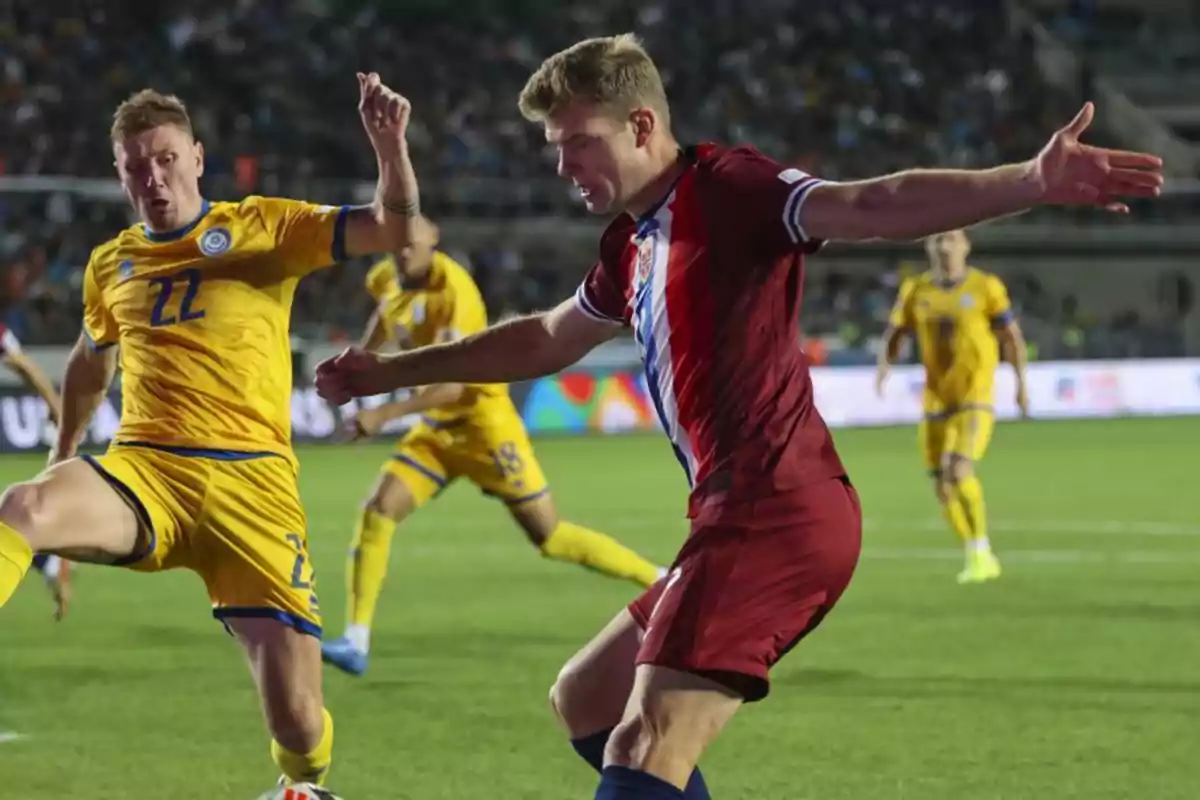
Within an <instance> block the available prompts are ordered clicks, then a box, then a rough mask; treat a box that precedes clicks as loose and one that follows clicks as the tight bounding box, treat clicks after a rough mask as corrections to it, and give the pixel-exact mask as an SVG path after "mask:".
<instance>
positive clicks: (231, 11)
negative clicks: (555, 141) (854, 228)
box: [0, 0, 1170, 356]
mask: <svg viewBox="0 0 1200 800" xmlns="http://www.w3.org/2000/svg"><path fill="white" fill-rule="evenodd" d="M505 5H506V11H505V13H504V14H503V15H501V14H497V13H496V7H495V5H494V4H492V3H489V2H487V1H486V0H459V1H458V2H455V3H443V2H436V1H435V0H405V2H393V3H387V2H370V3H368V2H355V0H338V2H334V1H333V0H327V1H326V0H204V2H200V0H174V1H173V2H171V3H160V4H156V5H143V6H137V5H136V4H135V3H134V2H132V0H118V1H117V2H105V3H100V2H79V3H71V4H63V5H62V6H61V7H60V6H59V5H58V4H54V3H33V2H31V1H30V0H21V2H17V3H15V4H13V5H12V6H11V8H12V10H13V13H11V14H6V15H0V115H3V117H4V119H5V120H6V123H5V124H4V125H3V126H0V177H4V176H9V177H12V176H26V175H43V176H66V175H69V176H82V177H97V178H110V177H111V175H112V171H111V161H112V159H111V151H110V145H109V143H108V139H107V136H108V124H109V119H110V115H111V112H112V109H113V108H114V107H115V105H116V104H117V103H118V102H119V101H120V100H121V99H123V98H124V97H126V96H127V95H129V94H130V93H131V92H133V91H135V90H137V89H140V88H142V87H144V86H147V85H150V86H153V87H155V88H158V89H160V90H165V91H170V92H175V93H177V94H179V95H180V96H181V97H183V98H184V99H185V100H186V101H187V102H188V104H189V107H190V109H191V111H192V114H193V118H194V124H195V127H196V130H197V134H198V136H199V137H200V138H201V139H202V140H204V141H206V142H207V143H208V149H207V152H208V160H207V163H206V179H205V180H206V191H208V193H209V194H210V195H211V196H212V197H214V198H217V199H222V198H232V197H238V196H242V195H245V194H248V193H261V194H282V195H286V196H296V197H303V198H306V199H313V200H318V201H322V202H343V201H347V200H349V199H350V197H349V189H348V188H347V187H348V185H349V183H350V181H351V180H354V181H370V180H373V174H374V170H375V167H374V160H373V158H372V156H371V154H370V150H369V148H368V146H367V144H366V142H365V140H364V137H363V135H362V132H361V130H360V128H359V124H358V121H357V116H356V113H355V104H356V101H357V97H356V91H357V86H356V83H355V81H354V79H353V72H354V71H355V70H357V69H377V70H378V71H379V72H380V73H381V74H382V75H383V76H384V78H385V80H387V81H389V82H390V83H391V84H392V85H394V86H395V87H396V88H397V89H399V90H401V91H403V92H405V93H406V94H408V95H410V97H411V98H412V100H413V106H414V121H413V125H412V132H411V137H410V138H411V141H412V145H413V151H414V154H415V158H416V160H417V166H418V170H419V175H420V178H421V180H422V199H423V202H424V205H425V207H426V209H427V210H428V211H429V212H430V213H431V215H433V216H435V217H445V216H451V215H463V216H474V217H486V216H525V215H531V214H537V215H559V216H580V215H581V214H582V213H583V212H582V208H581V206H580V204H579V203H578V202H577V200H576V198H574V197H573V196H572V195H571V194H570V191H569V188H568V187H567V186H565V185H564V184H563V183H562V182H561V181H559V180H558V179H557V178H556V177H555V176H554V166H553V154H552V152H551V151H550V150H548V149H547V148H546V146H545V142H544V139H543V138H542V133H541V131H540V129H538V127H537V126H532V125H529V124H527V123H525V122H524V121H523V120H522V119H521V118H520V116H519V114H518V113H517V111H516V97H517V94H518V92H519V90H520V88H521V86H522V84H523V82H524V80H525V78H526V77H527V76H528V74H529V73H530V72H531V71H532V70H533V69H534V68H536V66H537V65H538V63H539V62H540V60H541V59H542V58H543V57H544V56H545V55H547V54H549V53H551V52H553V51H554V50H556V49H558V48H560V47H562V46H565V45H567V44H569V43H571V42H572V41H574V40H576V39H579V38H583V37H585V36H589V35H596V34H599V33H612V32H619V31H625V30H635V31H637V32H638V33H639V34H641V35H642V37H643V38H644V40H645V42H646V44H647V47H648V48H649V50H650V51H651V53H652V54H653V55H655V56H656V58H657V59H658V61H659V63H660V65H661V67H662V68H663V73H664V78H665V80H666V83H667V88H668V92H669V94H670V96H671V100H672V104H673V111H674V124H675V126H676V129H677V133H678V134H679V136H680V138H681V139H682V140H685V141H696V140H706V139H716V140H724V141H738V142H749V143H753V144H755V145H756V146H758V147H759V148H761V149H762V150H764V151H765V152H767V153H769V154H771V155H773V156H776V157H778V158H780V159H782V160H786V161H789V162H791V163H795V164H797V165H800V166H802V167H805V168H807V169H810V170H812V171H814V172H817V173H819V174H822V175H825V176H828V177H831V178H853V177H861V176H866V175H872V174H878V173H881V172H887V171H891V170H895V169H899V168H903V167H907V166H914V165H933V164H938V165H947V166H972V165H986V164H992V163H996V162H998V161H1004V160H1011V159H1016V158H1025V157H1028V156H1029V155H1030V154H1032V153H1033V152H1035V151H1036V149H1037V148H1038V147H1039V146H1040V144H1041V143H1042V142H1043V141H1044V140H1045V138H1046V136H1047V135H1048V133H1049V132H1051V131H1052V130H1053V129H1054V128H1055V127H1056V126H1057V125H1059V124H1061V123H1062V122H1063V121H1064V119H1066V118H1068V117H1069V114H1070V112H1071V111H1072V110H1073V109H1072V103H1073V102H1074V99H1072V98H1066V97H1063V96H1060V95H1058V94H1056V93H1055V92H1053V91H1051V90H1050V89H1048V88H1047V87H1046V86H1045V85H1044V83H1043V81H1042V80H1041V79H1040V76H1039V74H1038V72H1037V70H1036V67H1035V65H1034V59H1033V58H1032V55H1031V49H1030V48H1031V45H1030V42H1029V41H1028V40H1027V39H1026V38H1025V37H1022V36H1020V35H1016V34H1010V33H1008V27H1007V25H1006V20H1005V17H1004V14H1003V7H1002V6H1003V4H1002V3H1000V2H999V1H998V0H907V1H901V2H895V1H894V0H755V2H754V13H752V14H748V13H746V3H745V2H744V0H603V1H599V0H597V1H595V2H562V1H561V0H506V4H505ZM764 19H769V20H771V24H763V20H764ZM129 221H130V219H129V215H128V212H127V210H126V209H125V208H124V207H123V206H122V205H121V204H120V203H119V202H111V201H101V200H95V199H90V200H89V199H85V198H83V197H80V196H78V195H75V194H72V193H71V192H39V193H21V192H16V191H5V190H0V265H3V266H4V272H3V285H2V286H0V292H2V296H3V303H4V307H5V311H4V312H3V314H4V319H5V320H6V321H7V322H8V323H10V324H11V325H12V327H13V328H14V329H15V330H16V331H17V333H18V334H19V335H20V336H22V338H24V339H26V340H27V341H29V342H32V343H39V342H40V343H65V342H69V341H71V340H72V339H73V338H74V336H76V335H77V332H78V330H79V318H80V308H79V303H80V301H79V285H80V280H81V275H82V267H83V264H84V263H85V262H86V259H87V254H88V252H89V250H90V248H91V247H92V246H94V245H95V244H96V243H98V242H100V241H103V240H104V239H106V238H108V237H110V236H111V235H113V234H114V233H115V232H116V231H117V230H119V229H120V228H122V227H124V226H125V225H127V224H128V223H129ZM448 246H449V248H450V250H451V252H452V253H454V254H455V255H457V256H459V257H460V258H461V259H463V260H464V261H467V262H469V264H470V266H471V268H472V269H473V270H474V272H475V274H476V276H477V278H478V280H479V282H480V283H481V287H482V288H483V291H484V294H485V296H486V297H487V299H488V301H489V305H490V307H491V310H492V315H493V317H496V318H498V317H500V316H503V315H506V314H511V313H518V312H522V311H528V310H531V309H534V308H541V307H544V306H546V305H547V304H549V303H551V302H554V301H555V300H556V299H558V298H560V297H563V296H565V294H567V293H568V292H569V290H570V288H571V287H572V286H573V285H574V283H575V281H577V280H578V278H579V276H580V274H581V271H582V270H583V269H585V268H586V267H587V264H586V263H582V264H573V265H566V266H564V265H561V264H559V263H556V262H555V261H554V260H553V259H549V260H547V259H543V258H539V257H537V256H538V254H537V253H531V252H530V251H529V250H528V248H526V247H523V246H517V245H514V244H512V243H511V242H504V243H500V242H497V243H496V244H495V245H494V246H491V245H489V246H481V247H474V248H472V249H470V250H469V251H466V252H455V250H454V243H450V244H449V245H448ZM362 268H363V267H362V265H352V266H350V267H349V268H346V269H343V270H333V271H328V272H326V273H322V274H319V275H317V276H314V277H312V278H310V279H308V280H306V281H305V283H304V284H303V286H302V289H301V291H300V293H299V296H298V298H297V303H296V312H295V322H296V330H297V333H298V334H299V335H304V336H312V337H327V338H334V339H337V338H345V337H355V336H357V333H358V329H359V326H360V325H361V322H362V320H363V319H364V315H365V312H366V304H367V302H368V300H367V297H366V296H365V293H364V292H362V291H361V276H362ZM898 274H899V268H898V266H897V265H893V264H881V267H880V271H879V275H878V278H872V279H871V280H869V281H866V282H863V281H861V280H858V279H850V278H846V277H844V276H843V278H842V279H840V280H839V279H838V278H837V276H836V275H833V276H831V277H830V278H829V279H828V280H826V281H822V282H814V284H812V285H810V286H809V288H808V300H807V306H808V309H806V313H807V314H808V316H807V317H806V319H807V320H808V321H807V323H806V324H807V325H808V327H809V330H808V331H806V333H808V334H809V335H812V336H817V335H820V336H824V337H827V338H828V339H829V340H830V341H834V342H838V343H841V345H843V346H844V348H835V349H846V350H847V351H855V350H857V349H860V348H859V345H860V344H861V343H862V342H865V341H867V340H868V339H869V338H870V337H872V336H875V335H877V334H878V333H879V330H880V329H881V327H882V325H883V323H884V321H885V319H886V310H887V307H888V306H889V305H890V302H891V298H892V295H893V294H894V291H895V280H896V277H897V275H898ZM1014 293H1015V294H1016V292H1015V291H1014ZM1017 299H1019V301H1020V303H1021V304H1022V307H1023V310H1024V311H1025V313H1026V315H1036V317H1037V318H1038V319H1041V320H1044V321H1045V323H1046V325H1047V329H1048V330H1049V331H1050V333H1048V334H1047V335H1045V336H1043V337H1041V338H1040V339H1039V338H1038V337H1037V336H1036V335H1035V336H1033V337H1031V338H1032V339H1034V341H1041V342H1043V344H1042V345H1041V346H1042V348H1043V352H1042V355H1043V356H1049V355H1054V354H1057V352H1058V350H1060V349H1062V350H1063V351H1064V352H1066V351H1078V353H1079V354H1087V353H1089V352H1091V351H1096V352H1099V351H1103V352H1104V353H1109V352H1115V350H1114V348H1116V349H1120V350H1121V352H1122V353H1123V354H1130V355H1132V354H1136V353H1138V352H1142V353H1143V354H1154V353H1153V352H1149V351H1155V352H1157V351H1160V350H1164V349H1170V348H1169V347H1165V346H1160V344H1161V343H1155V342H1156V340H1155V339H1154V337H1152V336H1148V335H1144V334H1145V331H1144V330H1143V329H1144V328H1145V327H1146V326H1145V323H1144V322H1143V321H1140V320H1138V319H1136V318H1126V319H1106V320H1090V319H1088V318H1087V317H1086V315H1085V314H1084V313H1082V312H1080V311H1079V310H1078V309H1075V308H1073V307H1072V306H1071V304H1070V302H1069V301H1070V298H1052V297H1049V296H1045V295H1044V294H1041V293H1040V292H1039V290H1038V289H1037V287H1036V286H1031V287H1028V290H1027V291H1025V292H1024V294H1022V295H1021V296H1020V297H1019V298H1017ZM1035 327H1036V326H1035ZM1068 331H1078V332H1079V335H1078V336H1077V335H1075V334H1074V333H1071V334H1068ZM1098 331H1102V332H1103V334H1101V333H1097V332H1098ZM1110 334H1111V335H1110ZM1099 342H1103V344H1099ZM1097 348H1098V350H1097ZM1163 354H1166V353H1163Z"/></svg>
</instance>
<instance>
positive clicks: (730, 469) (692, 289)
mask: <svg viewBox="0 0 1200 800" xmlns="http://www.w3.org/2000/svg"><path fill="white" fill-rule="evenodd" d="M684 158H686V159H687V160H688V163H687V165H686V167H685V169H684V171H683V173H682V174H681V175H680V177H679V179H678V180H677V181H676V183H675V185H674V186H673V187H672V189H671V191H670V193H669V194H668V195H667V196H666V197H665V198H663V200H662V202H660V203H659V204H658V205H656V206H655V207H654V208H652V209H650V210H649V211H648V212H647V213H645V214H643V215H642V216H641V217H638V218H636V219H635V218H634V217H631V216H630V215H627V214H626V215H622V216H621V217H619V218H618V219H616V220H614V221H613V222H612V223H611V224H610V225H609V227H608V229H607V230H606V231H605V232H604V235H603V237H602V238H601V242H600V260H599V262H598V263H597V264H596V265H595V266H594V267H593V268H592V270H591V272H589V273H588V276H587V278H586V279H585V280H584V282H583V284H582V285H581V286H580V287H579V290H578V291H577V292H576V295H575V298H576V303H577V305H578V306H579V308H580V309H581V310H582V311H583V312H584V313H586V314H588V315H589V316H592V317H595V318H598V319H604V320H609V321H612V322H616V323H620V324H623V325H626V326H628V327H630V328H632V330H633V335H634V338H635V340H636V341H637V344H638V348H639V350H640V352H641V355H642V361H643V364H644V368H645V373H646V384H647V387H648V391H649V394H650V398H651V400H652V402H653V404H654V407H655V410H656V411H657V413H658V417H659V420H660V421H661V423H662V426H663V429H664V430H665V431H666V434H667V436H668V437H669V438H670V440H671V444H672V446H673V447H674V449H675V455H676V457H677V458H678V459H679V463H680V464H681V465H682V467H683V469H684V472H685V473H686V474H687V478H688V483H689V485H690V486H691V488H692V496H691V501H690V503H689V516H692V517H698V516H701V515H705V516H707V515H708V514H709V513H710V512H714V513H716V514H718V515H721V514H726V513H736V512H735V511H734V509H735V507H740V506H744V505H745V504H746V503H753V502H754V501H756V500H760V499H766V498H769V497H771V496H774V495H778V494H783V493H786V492H788V491H790V490H792V489H796V488H799V487H801V486H804V485H807V484H810V483H815V482H817V481H821V480H826V479H829V478H833V477H839V476H843V475H844V474H845V470H844V468H843V467H842V464H841V461H840V459H839V458H838V456H837V453H836V451H835V450H834V447H833V440H832V437H831V436H830V435H829V431H828V429H827V428H826V426H825V422H824V421H823V420H822V419H821V416H820V414H819V413H817V410H816V408H815V406H814V405H813V387H812V379H811V376H810V374H809V364H808V359H807V358H806V356H805V355H804V352H803V351H802V350H801V349H800V347H799V346H798V345H797V324H798V319H799V314H800V303H801V298H802V286H803V280H804V255H805V254H806V253H811V252H814V251H815V250H816V249H818V248H819V247H820V245H821V243H820V242H818V241H814V240H812V239H810V238H809V237H808V236H807V235H806V233H805V231H804V228H803V226H802V225H801V214H800V210H801V208H802V206H803V204H804V200H805V197H806V196H807V195H808V193H809V192H810V191H811V190H812V189H813V188H814V187H816V186H818V185H820V184H821V181H820V180H819V179H818V178H815V177H813V176H811V175H808V174H806V173H804V172H801V171H800V170H797V169H791V168H788V167H785V166H783V165H781V164H780V163H778V162H776V161H773V160H772V159H769V158H767V157H766V156H764V155H762V154H761V153H759V152H758V151H756V150H754V149H753V148H749V147H734V148H729V147H721V146H717V145H712V144H706V145H700V146H698V147H694V148H689V149H688V150H687V151H685V154H684Z"/></svg>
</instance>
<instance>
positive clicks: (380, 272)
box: [366, 258, 395, 302]
mask: <svg viewBox="0 0 1200 800" xmlns="http://www.w3.org/2000/svg"><path fill="white" fill-rule="evenodd" d="M394 275H395V272H394V268H393V264H392V260H391V259H390V258H385V259H383V260H382V261H380V262H378V263H377V264H375V266H373V267H371V269H370V271H369V272H367V279H366V286H367V291H368V292H370V294H371V297H374V298H375V302H379V301H381V300H383V296H384V295H385V294H387V290H388V286H389V285H390V284H391V282H392V279H393V277H394Z"/></svg>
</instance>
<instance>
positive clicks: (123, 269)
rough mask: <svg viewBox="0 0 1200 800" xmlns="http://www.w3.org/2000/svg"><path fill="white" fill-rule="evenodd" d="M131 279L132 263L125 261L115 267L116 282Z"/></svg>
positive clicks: (128, 260)
mask: <svg viewBox="0 0 1200 800" xmlns="http://www.w3.org/2000/svg"><path fill="white" fill-rule="evenodd" d="M132 277H133V261H132V260H130V259H128V258H127V259H125V260H124V261H122V262H121V263H120V264H118V265H117V280H120V281H123V280H127V279H129V278H132Z"/></svg>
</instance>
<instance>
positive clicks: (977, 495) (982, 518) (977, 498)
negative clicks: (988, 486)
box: [954, 473, 988, 543]
mask: <svg viewBox="0 0 1200 800" xmlns="http://www.w3.org/2000/svg"><path fill="white" fill-rule="evenodd" d="M954 495H955V497H956V499H957V500H958V502H959V504H960V505H961V506H962V510H963V514H964V515H965V516H966V518H967V520H968V522H969V523H970V526H971V528H970V530H971V538H970V541H972V542H976V543H985V542H987V538H988V528H987V509H986V508H985V507H984V504H983V484H982V483H980V482H979V478H978V477H977V476H976V475H975V474H974V473H972V474H970V475H968V476H967V477H965V478H963V479H962V480H961V481H959V482H958V484H957V486H956V487H955V490H954Z"/></svg>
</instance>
